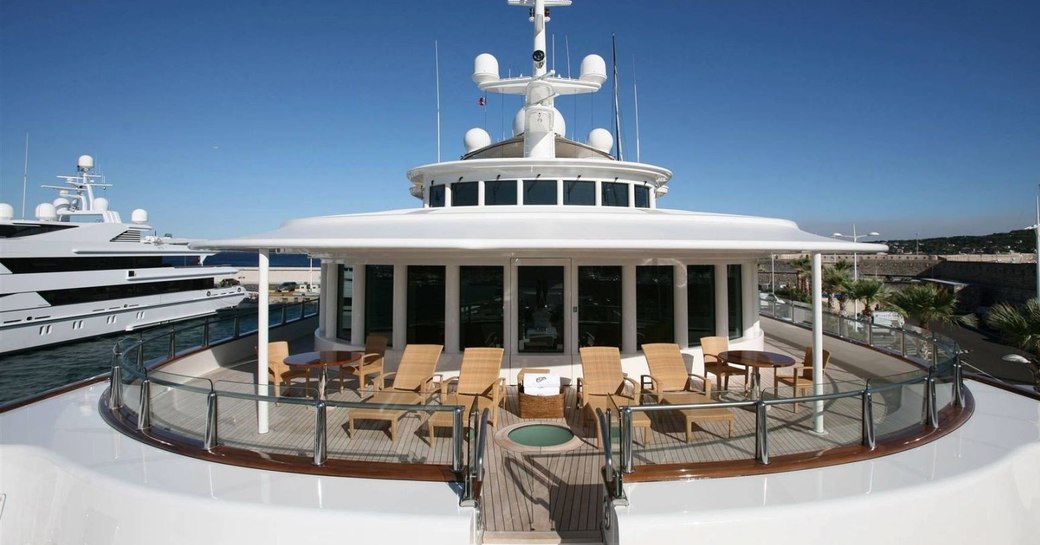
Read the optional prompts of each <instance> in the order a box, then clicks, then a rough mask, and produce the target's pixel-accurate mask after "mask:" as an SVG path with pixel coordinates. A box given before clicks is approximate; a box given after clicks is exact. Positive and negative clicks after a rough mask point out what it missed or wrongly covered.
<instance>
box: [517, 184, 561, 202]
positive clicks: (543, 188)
mask: <svg viewBox="0 0 1040 545" xmlns="http://www.w3.org/2000/svg"><path fill="white" fill-rule="evenodd" d="M524 204H556V180H524Z"/></svg>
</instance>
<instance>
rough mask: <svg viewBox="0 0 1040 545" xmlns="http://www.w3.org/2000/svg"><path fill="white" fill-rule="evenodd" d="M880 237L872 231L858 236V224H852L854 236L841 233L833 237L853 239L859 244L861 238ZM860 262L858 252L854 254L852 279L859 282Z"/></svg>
mask: <svg viewBox="0 0 1040 545" xmlns="http://www.w3.org/2000/svg"><path fill="white" fill-rule="evenodd" d="M879 235H880V233H878V232H877V231H871V232H869V233H866V234H863V235H857V234H856V224H855V223H853V224H852V234H851V235H843V234H841V233H834V234H833V235H831V236H833V237H834V238H847V239H851V240H852V242H859V239H861V238H864V237H876V236H879ZM858 261H859V259H858V254H857V253H856V252H852V279H853V280H859V265H858V263H857V262H858Z"/></svg>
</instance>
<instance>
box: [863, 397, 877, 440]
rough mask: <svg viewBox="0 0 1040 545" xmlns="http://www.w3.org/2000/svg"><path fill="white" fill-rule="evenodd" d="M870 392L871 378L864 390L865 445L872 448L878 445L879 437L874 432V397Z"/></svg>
mask: <svg viewBox="0 0 1040 545" xmlns="http://www.w3.org/2000/svg"><path fill="white" fill-rule="evenodd" d="M873 397H874V396H873V394H872V393H871V392H870V380H867V387H866V388H865V389H864V390H863V446H864V447H867V448H868V449H870V450H874V448H875V447H877V437H876V435H875V432H874V399H873Z"/></svg>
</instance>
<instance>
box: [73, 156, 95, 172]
mask: <svg viewBox="0 0 1040 545" xmlns="http://www.w3.org/2000/svg"><path fill="white" fill-rule="evenodd" d="M76 166H77V167H78V168H79V170H82V171H87V170H90V169H92V168H94V158H93V157H91V156H89V155H80V156H79V161H76Z"/></svg>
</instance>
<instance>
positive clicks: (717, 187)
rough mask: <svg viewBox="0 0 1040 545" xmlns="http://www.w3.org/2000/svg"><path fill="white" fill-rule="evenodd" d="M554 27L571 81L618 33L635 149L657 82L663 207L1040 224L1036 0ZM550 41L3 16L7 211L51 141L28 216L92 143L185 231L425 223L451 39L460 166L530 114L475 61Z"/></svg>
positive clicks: (448, 16)
mask: <svg viewBox="0 0 1040 545" xmlns="http://www.w3.org/2000/svg"><path fill="white" fill-rule="evenodd" d="M549 31H550V33H551V34H552V35H554V36H555V44H556V47H555V50H554V51H552V50H550V52H549V57H550V63H552V62H553V60H552V59H555V67H556V70H557V71H558V72H561V73H563V74H564V75H566V74H567V73H568V72H570V73H571V74H573V75H574V76H577V72H578V66H579V64H580V61H581V58H582V57H583V56H585V55H586V54H589V53H598V54H600V55H602V56H603V57H604V58H605V59H607V61H608V65H609V62H610V45H611V44H610V35H611V33H614V34H616V36H617V45H618V60H619V72H620V87H621V95H622V98H621V100H622V118H623V125H624V127H623V141H624V153H625V156H626V157H625V158H626V159H629V160H632V159H635V147H636V146H635V113H634V110H635V108H634V101H633V94H634V93H633V83H637V84H638V96H639V125H640V152H641V153H640V155H641V157H640V158H641V160H642V161H644V162H649V163H654V164H658V165H661V166H664V167H667V168H669V169H671V170H672V171H673V172H674V177H673V179H672V182H671V192H670V193H669V194H668V196H667V197H666V198H665V199H663V200H662V201H661V202H660V205H661V206H662V207H666V208H676V209H686V210H703V211H713V212H726V213H740V214H751V215H764V216H775V217H783V218H788V219H793V220H795V221H797V222H798V223H799V224H800V225H801V226H802V227H803V228H804V229H806V230H808V231H812V232H817V233H821V234H830V233H832V232H834V231H842V232H849V231H851V228H852V224H853V223H855V224H856V225H857V228H858V229H859V230H860V231H861V232H863V231H879V232H881V234H882V237H881V238H913V237H914V236H915V233H920V236H921V237H926V236H938V235H952V234H985V233H991V232H998V231H1006V230H1009V229H1016V228H1021V227H1024V226H1027V225H1030V224H1032V223H1035V220H1034V217H1033V216H1034V199H1035V198H1036V194H1037V184H1038V183H1040V2H1038V1H1037V0H1008V1H984V0H977V1H959V0H941V1H939V0H936V1H917V0H915V1H906V0H891V1H890V0H880V1H844V0H840V1H837V2H834V1H805V2H776V1H775V0H763V1H740V0H683V1H678V0H677V1H664V0H658V1H654V0H643V1H638V2H637V1H627V2H623V1H620V0H574V5H573V6H571V7H567V8H558V9H555V10H553V13H552V22H551V23H550V24H549ZM530 40H531V26H530V24H529V23H528V21H527V17H526V13H525V11H524V10H522V9H520V8H515V7H509V6H507V5H506V2H505V0H456V1H452V2H446V1H442V2H419V1H414V0H408V1H404V0H379V1H371V2H357V1H350V2H346V1H324V2H316V1H306V0H302V1H291V2H290V1H277V0H269V1H260V0H251V1H245V0H238V1H235V0H228V1H222V2H214V1H212V0H207V1H195V0H172V1H166V2H141V1H122V0H99V1H86V2H85V1H82V0H75V1H71V0H67V1H66V0H3V1H2V2H0V146H2V148H0V200H2V201H4V202H8V203H12V204H13V205H14V206H15V213H16V215H19V212H20V208H21V200H22V170H23V154H24V143H25V135H26V133H28V134H29V188H30V191H29V194H28V199H27V212H28V213H29V214H30V215H31V213H32V210H33V208H34V207H35V205H36V204H37V203H39V202H42V201H45V200H46V201H50V200H51V199H52V198H53V195H52V194H51V193H50V192H48V191H46V190H43V189H40V188H39V186H40V185H41V184H44V183H53V182H55V181H56V180H55V178H54V176H55V175H59V174H72V173H73V172H74V170H75V161H76V157H78V156H79V155H81V154H84V153H89V154H92V155H94V156H95V157H96V159H97V161H98V165H99V166H100V167H101V170H102V171H103V173H104V174H105V175H106V179H107V181H108V182H110V183H112V184H114V185H115V187H114V188H113V189H111V190H109V191H108V192H107V194H106V195H105V196H107V197H108V198H109V199H110V200H111V201H112V207H113V208H114V209H116V210H119V211H120V212H122V213H123V215H124V218H127V219H128V218H129V213H130V210H131V209H133V208H146V209H147V210H148V211H149V213H150V216H151V217H150V220H151V223H152V225H153V226H155V227H156V228H157V229H158V230H159V231H160V233H162V232H171V233H173V234H175V235H178V236H185V237H198V238H225V237H232V236H238V235H246V234H252V233H258V232H262V231H266V230H269V229H272V228H275V227H277V226H278V225H279V224H281V223H282V222H283V221H284V220H287V219H290V218H294V217H305V216H314V215H325V214H337V213H351V212H364V211H373V210H383V209H390V208H410V207H415V206H418V205H419V201H418V200H416V199H414V198H412V197H410V196H409V195H408V186H409V184H408V181H407V179H406V178H405V171H406V170H407V169H409V168H411V167H413V166H417V165H420V164H425V163H429V162H433V161H435V159H436V138H435V134H436V124H435V120H436V114H435V85H434V58H435V57H434V42H435V41H436V42H437V43H438V48H439V51H440V76H441V78H440V79H441V115H442V120H443V123H442V135H443V136H442V150H443V151H442V157H443V158H444V159H451V158H456V157H458V156H459V155H461V154H462V152H463V149H462V135H463V133H464V132H465V131H466V129H468V128H470V127H475V126H483V127H486V128H487V130H488V131H489V132H490V133H491V134H492V136H493V138H494V139H495V140H498V139H500V137H501V136H502V135H503V134H504V133H506V132H507V131H508V130H509V126H510V123H511V120H512V117H513V115H514V113H515V112H516V109H517V108H518V107H519V99H517V98H515V97H509V98H507V99H505V100H504V101H503V98H502V97H501V96H499V95H491V96H489V97H488V104H487V106H486V107H484V108H481V107H480V106H479V105H478V104H477V101H478V98H479V97H480V93H479V91H478V90H477V89H476V87H475V85H474V84H473V83H472V81H471V80H470V75H471V73H472V66H473V65H472V63H473V58H474V57H475V56H476V55H477V54H479V53H482V52H490V53H492V54H494V55H495V56H496V57H498V59H499V63H500V66H501V71H502V74H503V76H505V75H507V73H508V72H509V71H512V73H513V74H516V73H517V72H524V73H529V72H530V71H531V64H530V60H529V59H530V51H529V50H530V43H531V41H530ZM568 50H569V55H568ZM568 59H569V63H570V69H569V68H568ZM608 70H609V68H608ZM611 101H612V100H611V97H610V94H609V84H608V86H607V88H606V90H605V91H601V92H600V93H598V94H596V95H592V96H589V95H585V96H583V97H580V98H578V99H576V100H575V99H574V98H572V97H567V98H565V99H559V100H558V101H557V107H558V108H559V109H560V110H561V111H562V112H563V113H564V115H565V116H566V117H567V122H568V133H569V136H577V137H578V139H581V140H584V139H585V135H587V133H588V131H589V130H590V129H592V128H594V127H610V126H611V124H612V119H611ZM506 136H508V134H506Z"/></svg>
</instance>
